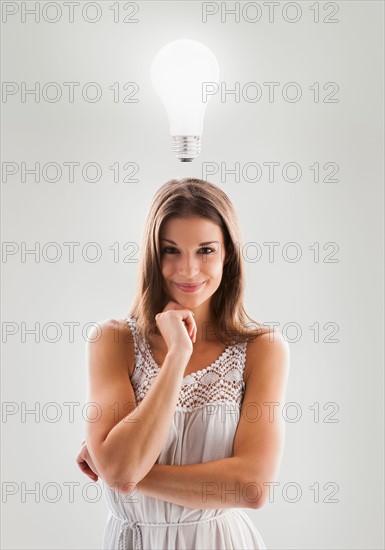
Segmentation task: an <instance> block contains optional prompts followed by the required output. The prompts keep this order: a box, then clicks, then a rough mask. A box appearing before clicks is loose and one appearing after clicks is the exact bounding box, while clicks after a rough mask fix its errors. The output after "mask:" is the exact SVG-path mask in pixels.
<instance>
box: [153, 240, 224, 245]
mask: <svg viewBox="0 0 385 550" xmlns="http://www.w3.org/2000/svg"><path fill="white" fill-rule="evenodd" d="M160 240H161V241H167V242H169V243H171V244H175V245H176V246H178V245H177V244H176V242H174V241H172V240H171V239H160ZM212 243H218V244H220V243H219V241H205V242H204V243H199V244H198V246H204V245H205V244H212Z"/></svg>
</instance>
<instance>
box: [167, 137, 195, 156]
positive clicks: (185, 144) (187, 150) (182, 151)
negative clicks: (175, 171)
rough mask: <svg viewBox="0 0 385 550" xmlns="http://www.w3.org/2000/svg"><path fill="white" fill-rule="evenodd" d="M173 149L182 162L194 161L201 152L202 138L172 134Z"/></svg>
mask: <svg viewBox="0 0 385 550" xmlns="http://www.w3.org/2000/svg"><path fill="white" fill-rule="evenodd" d="M172 150H173V151H174V153H175V154H176V156H177V157H178V159H179V160H180V161H181V162H192V161H193V160H194V159H195V158H196V157H197V156H198V155H199V153H200V152H201V138H200V136H172Z"/></svg>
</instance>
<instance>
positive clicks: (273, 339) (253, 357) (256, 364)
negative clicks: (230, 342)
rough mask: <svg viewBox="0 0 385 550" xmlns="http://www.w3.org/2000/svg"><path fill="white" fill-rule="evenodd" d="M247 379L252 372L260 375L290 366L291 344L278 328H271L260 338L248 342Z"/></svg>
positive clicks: (286, 368)
mask: <svg viewBox="0 0 385 550" xmlns="http://www.w3.org/2000/svg"><path fill="white" fill-rule="evenodd" d="M246 350H247V352H246V365H245V380H246V381H247V380H248V378H249V376H250V374H252V373H253V374H258V375H259V377H261V376H263V375H266V374H269V372H270V373H271V372H272V370H281V371H284V372H282V374H285V373H286V374H287V372H288V370H289V368H290V348H289V344H288V343H287V341H286V340H285V338H284V337H283V335H282V333H281V332H280V331H279V330H278V329H274V330H269V331H267V332H265V333H264V334H261V335H260V336H259V337H258V338H256V339H255V340H253V341H249V342H248V343H247V348H246Z"/></svg>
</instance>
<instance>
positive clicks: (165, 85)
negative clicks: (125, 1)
mask: <svg viewBox="0 0 385 550" xmlns="http://www.w3.org/2000/svg"><path fill="white" fill-rule="evenodd" d="M151 81H152V85H153V87H154V88H155V90H156V92H157V93H158V95H159V96H160V99H161V100H162V103H163V105H164V107H165V109H166V112H167V115H168V119H169V123H170V133H171V136H172V139H173V149H174V151H175V153H176V154H177V156H178V158H179V159H180V160H181V161H185V162H186V161H192V160H193V159H194V158H195V157H196V156H198V154H199V151H200V140H201V136H202V132H203V118H204V114H205V110H206V106H207V101H208V100H209V98H210V96H209V95H208V96H207V98H206V100H205V102H204V101H203V99H204V93H203V92H204V87H203V84H204V83H213V82H214V83H216V84H218V81H219V66H218V62H217V60H216V58H215V55H214V54H213V52H212V51H211V50H210V49H209V48H208V47H207V46H205V45H204V44H201V43H200V42H196V41H195V40H188V39H183V40H175V41H173V42H170V43H169V44H166V46H164V47H163V48H161V50H159V52H158V53H157V54H156V56H155V58H154V60H153V62H152V65H151Z"/></svg>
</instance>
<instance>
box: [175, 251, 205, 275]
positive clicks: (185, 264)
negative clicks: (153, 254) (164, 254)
mask: <svg viewBox="0 0 385 550" xmlns="http://www.w3.org/2000/svg"><path fill="white" fill-rule="evenodd" d="M178 271H179V273H180V274H182V275H183V276H185V277H191V276H194V275H195V274H196V273H199V271H200V258H197V257H195V258H194V257H190V256H185V257H184V258H181V259H180V261H179V265H178Z"/></svg>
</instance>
